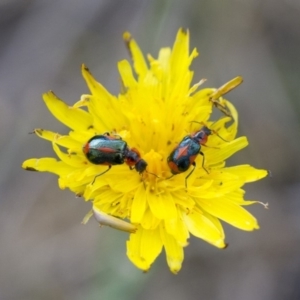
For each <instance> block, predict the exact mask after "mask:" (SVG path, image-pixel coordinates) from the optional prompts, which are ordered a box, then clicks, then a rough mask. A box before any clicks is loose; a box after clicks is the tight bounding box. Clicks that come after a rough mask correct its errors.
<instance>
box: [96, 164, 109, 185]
mask: <svg viewBox="0 0 300 300" xmlns="http://www.w3.org/2000/svg"><path fill="white" fill-rule="evenodd" d="M110 168H111V166H110V165H109V166H108V168H107V169H106V170H105V171H104V172H102V173H100V174H98V175H96V176H95V177H94V180H93V182H92V185H93V184H94V182H95V180H96V178H97V177H99V176H101V175H103V174H105V173H106V172H108V171H109V170H110Z"/></svg>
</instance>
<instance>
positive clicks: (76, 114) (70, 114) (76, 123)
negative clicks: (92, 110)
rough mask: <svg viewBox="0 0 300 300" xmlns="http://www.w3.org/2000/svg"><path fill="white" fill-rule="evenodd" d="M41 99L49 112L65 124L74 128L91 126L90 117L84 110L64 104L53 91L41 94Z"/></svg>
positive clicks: (83, 128)
mask: <svg viewBox="0 0 300 300" xmlns="http://www.w3.org/2000/svg"><path fill="white" fill-rule="evenodd" d="M43 99H44V101H45V103H46V105H47V107H48V109H49V110H50V111H51V113H52V114H53V115H54V116H55V117H56V118H57V119H58V120H59V121H60V122H62V123H63V124H65V125H66V126H68V127H70V128H72V129H74V130H86V129H88V128H89V127H91V126H92V124H93V123H92V118H91V116H90V115H89V114H88V113H87V112H86V111H84V110H82V109H80V108H74V107H70V106H68V105H66V104H65V103H64V102H63V101H62V100H60V99H59V98H57V97H56V95H55V94H54V93H53V92H51V91H50V92H48V93H45V94H43Z"/></svg>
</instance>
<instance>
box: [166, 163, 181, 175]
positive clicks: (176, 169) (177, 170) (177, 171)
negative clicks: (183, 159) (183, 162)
mask: <svg viewBox="0 0 300 300" xmlns="http://www.w3.org/2000/svg"><path fill="white" fill-rule="evenodd" d="M168 165H169V167H170V169H171V170H172V173H173V174H179V173H181V171H179V169H178V166H177V165H176V164H175V163H174V162H173V161H169V162H168Z"/></svg>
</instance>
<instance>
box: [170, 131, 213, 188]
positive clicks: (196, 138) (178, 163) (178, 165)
mask: <svg viewBox="0 0 300 300" xmlns="http://www.w3.org/2000/svg"><path fill="white" fill-rule="evenodd" d="M211 134H212V131H211V130H210V129H209V128H208V127H206V126H203V127H202V128H201V129H200V130H198V131H196V132H194V133H193V134H190V135H187V136H185V137H184V138H183V139H182V140H181V142H180V143H179V144H178V145H177V147H176V148H175V149H174V150H173V151H172V152H171V153H170V155H169V156H168V158H167V161H168V165H169V168H170V170H171V173H172V174H173V175H172V176H170V177H169V178H171V177H173V176H174V175H176V174H180V173H183V172H185V171H187V170H188V169H189V168H190V166H191V165H192V166H193V169H192V170H191V172H190V173H189V174H188V175H187V176H186V177H185V187H187V179H188V178H189V177H190V176H191V174H192V173H193V172H194V170H195V167H196V162H195V159H196V157H197V155H198V154H200V155H202V156H203V160H202V168H203V169H204V170H205V171H206V172H207V173H208V171H207V170H206V169H205V167H204V153H203V152H202V151H201V146H202V145H205V144H206V142H207V138H208V136H209V135H211Z"/></svg>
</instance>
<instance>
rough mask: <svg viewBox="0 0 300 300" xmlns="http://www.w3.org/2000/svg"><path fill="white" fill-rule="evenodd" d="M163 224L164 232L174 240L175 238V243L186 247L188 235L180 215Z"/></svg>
mask: <svg viewBox="0 0 300 300" xmlns="http://www.w3.org/2000/svg"><path fill="white" fill-rule="evenodd" d="M164 223H165V228H166V231H167V232H168V233H169V234H170V235H172V236H173V237H174V238H176V240H177V242H178V243H179V244H180V245H181V246H182V247H184V246H187V240H188V238H189V236H190V235H189V231H188V229H187V226H186V223H185V221H184V220H183V218H182V216H181V214H180V213H178V216H177V218H176V219H170V220H165V221H164Z"/></svg>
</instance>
